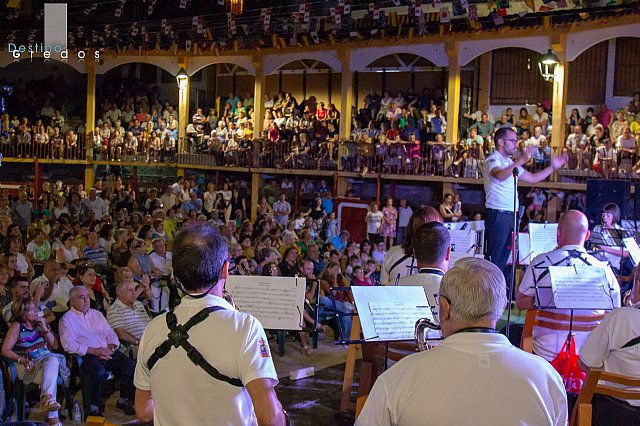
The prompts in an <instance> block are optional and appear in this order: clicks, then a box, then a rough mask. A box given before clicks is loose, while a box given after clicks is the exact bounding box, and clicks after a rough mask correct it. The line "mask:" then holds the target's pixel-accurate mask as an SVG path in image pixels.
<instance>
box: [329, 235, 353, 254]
mask: <svg viewBox="0 0 640 426" xmlns="http://www.w3.org/2000/svg"><path fill="white" fill-rule="evenodd" d="M349 238H351V234H350V233H349V231H347V230H342V231H340V233H339V234H338V235H336V236H334V237H332V238H330V239H329V241H328V242H329V243H330V244H333V248H334V249H336V250H338V251H343V250H344V249H345V248H346V247H347V242H348V241H349Z"/></svg>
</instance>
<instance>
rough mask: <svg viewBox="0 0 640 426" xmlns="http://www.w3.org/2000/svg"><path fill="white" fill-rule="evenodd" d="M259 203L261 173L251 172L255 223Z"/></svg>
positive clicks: (252, 218) (252, 219)
mask: <svg viewBox="0 0 640 426" xmlns="http://www.w3.org/2000/svg"><path fill="white" fill-rule="evenodd" d="M254 99H255V98H254ZM254 102H255V101H254ZM259 201H260V173H258V172H251V221H252V222H255V221H256V218H257V217H258V202H259Z"/></svg>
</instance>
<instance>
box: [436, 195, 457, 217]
mask: <svg viewBox="0 0 640 426" xmlns="http://www.w3.org/2000/svg"><path fill="white" fill-rule="evenodd" d="M438 209H439V210H440V214H441V215H442V217H443V218H444V220H445V221H446V222H457V221H459V220H460V217H461V216H462V212H461V211H456V210H455V206H454V197H453V194H444V199H443V200H442V203H440V207H439V208H438Z"/></svg>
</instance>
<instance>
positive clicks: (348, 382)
mask: <svg viewBox="0 0 640 426" xmlns="http://www.w3.org/2000/svg"><path fill="white" fill-rule="evenodd" d="M361 330H362V328H361V327H360V318H359V317H358V316H357V315H354V316H353V320H352V322H351V336H349V339H350V340H360V338H361V337H360V331H361ZM360 349H361V348H360V345H349V348H348V349H347V362H346V364H345V366H344V377H343V378H342V397H341V398H340V412H342V413H347V412H349V410H354V409H355V406H354V404H353V403H352V402H351V388H352V386H353V376H354V372H355V369H356V358H357V357H358V351H360Z"/></svg>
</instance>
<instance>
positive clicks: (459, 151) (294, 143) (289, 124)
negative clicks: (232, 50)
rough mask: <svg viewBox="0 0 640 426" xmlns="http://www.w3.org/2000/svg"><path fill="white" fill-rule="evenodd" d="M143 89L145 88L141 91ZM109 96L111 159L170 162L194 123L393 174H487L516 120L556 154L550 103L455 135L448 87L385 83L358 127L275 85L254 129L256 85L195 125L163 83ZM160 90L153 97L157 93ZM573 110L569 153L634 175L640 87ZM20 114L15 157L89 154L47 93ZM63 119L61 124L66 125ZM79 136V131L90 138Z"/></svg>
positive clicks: (583, 166) (206, 140) (101, 138)
mask: <svg viewBox="0 0 640 426" xmlns="http://www.w3.org/2000/svg"><path fill="white" fill-rule="evenodd" d="M134 89H135V90H134ZM116 92H117V93H110V96H109V97H105V98H104V99H103V100H102V102H101V104H100V106H99V112H98V117H99V118H98V121H97V123H96V126H95V129H93V130H94V131H93V138H92V141H91V147H92V149H93V151H92V153H93V157H94V158H95V159H101V160H105V159H110V160H112V161H123V160H139V161H147V162H149V161H156V162H157V161H167V160H171V159H173V158H174V157H173V156H174V154H175V153H176V150H177V149H178V146H179V144H180V142H181V141H179V138H178V129H179V127H180V126H181V125H182V126H185V127H186V138H185V140H184V141H183V145H182V146H183V148H182V151H183V152H185V153H208V154H211V155H212V156H213V159H214V162H215V164H217V165H226V166H245V167H246V166H248V167H254V168H255V167H277V168H293V169H325V170H344V171H349V172H361V173H367V172H380V173H392V174H416V175H417V174H423V175H425V174H426V175H440V176H443V175H446V176H464V177H470V178H477V177H478V176H479V170H480V165H481V162H482V161H483V159H484V158H485V157H487V156H488V155H490V154H491V153H492V152H493V150H494V145H493V135H494V134H495V132H496V131H497V130H498V129H499V128H501V127H513V128H515V129H516V130H517V133H518V136H519V146H520V148H521V149H525V148H526V149H530V150H532V159H531V160H530V163H529V164H528V165H527V167H528V168H530V169H540V168H543V167H545V166H546V165H547V164H548V162H549V159H550V156H551V151H552V150H551V147H550V136H551V132H552V126H551V116H552V112H551V111H550V110H549V109H548V108H547V107H546V106H545V104H543V103H540V104H538V106H537V107H535V108H528V107H524V106H523V107H522V108H520V109H519V110H518V112H517V113H514V111H513V109H512V108H506V110H505V111H504V112H503V113H502V115H501V116H500V117H499V118H498V117H494V116H493V114H492V113H491V112H490V110H489V106H488V105H483V106H482V107H481V109H480V110H479V111H477V112H475V113H472V114H466V113H465V114H464V118H466V119H468V121H465V120H463V121H465V122H464V123H463V124H464V125H463V127H462V130H463V132H462V133H461V137H460V138H459V140H458V141H449V140H446V129H447V111H446V102H444V97H443V96H442V93H441V91H440V90H439V89H435V90H434V91H433V92H431V91H430V90H429V89H424V90H423V91H422V92H421V93H415V92H414V91H413V89H408V90H407V91H406V92H403V91H400V90H399V91H397V92H396V93H395V97H393V96H392V95H391V93H390V91H388V90H387V91H385V92H384V93H383V94H382V95H380V94H378V93H377V92H376V90H375V89H372V90H371V92H370V93H369V94H368V95H367V96H366V97H365V99H364V104H363V105H362V108H358V107H356V106H353V107H352V112H353V119H352V123H351V126H349V128H350V129H351V130H350V132H349V134H348V135H342V134H340V133H339V130H340V120H341V116H340V112H339V111H338V110H337V108H336V106H335V104H333V103H328V104H325V102H323V101H321V100H317V99H316V98H315V97H310V98H309V99H304V100H301V101H298V100H297V99H296V98H295V97H294V96H293V95H292V94H291V93H289V92H286V93H285V92H280V93H279V94H277V95H275V96H273V97H271V96H269V95H265V99H264V101H263V102H264V103H263V107H264V111H265V113H264V118H263V129H264V130H263V132H262V134H260V135H258V134H254V131H253V129H254V123H255V117H254V99H253V95H252V94H251V93H247V94H246V95H245V97H239V96H238V95H236V94H234V93H229V94H228V95H227V96H226V97H222V98H221V102H220V111H217V110H216V109H215V108H210V109H208V111H205V110H203V108H198V109H197V111H196V112H195V113H193V115H192V116H191V118H190V122H189V123H179V122H178V112H177V110H176V108H175V107H174V106H172V105H170V103H169V102H167V101H165V102H162V101H161V100H160V99H161V97H159V96H156V95H158V93H156V92H155V91H153V90H145V89H144V87H137V88H133V89H131V90H128V91H127V90H120V91H116ZM151 99H153V100H152V101H151ZM584 114H585V115H584V117H583V116H581V112H580V111H578V110H577V109H573V110H572V111H571V113H570V114H569V116H568V117H567V118H566V121H565V123H566V129H565V130H566V134H567V139H566V143H565V147H564V151H565V152H566V153H567V154H568V156H569V162H568V164H567V168H569V169H572V170H581V171H588V172H592V173H595V175H597V176H603V177H605V178H608V177H616V176H626V175H627V174H628V173H632V172H634V173H635V172H636V170H638V169H639V168H640V165H639V164H637V163H638V155H637V154H638V139H639V138H640V116H639V114H640V93H635V94H634V97H633V100H632V101H631V102H630V103H629V104H628V105H625V106H624V107H623V108H621V109H619V110H617V111H615V112H614V111H612V110H611V109H609V108H607V106H606V105H605V104H600V105H598V106H597V107H595V108H588V109H587V110H586V112H585V113H584ZM32 121H33V123H31V121H30V119H29V118H27V117H24V118H22V119H18V117H17V116H15V117H13V118H10V116H9V114H5V115H3V117H2V124H0V138H1V139H2V146H3V155H4V156H27V157H29V156H31V157H40V158H84V157H83V155H84V153H83V152H81V151H84V140H83V136H82V134H83V133H84V129H83V128H80V129H77V130H78V131H76V130H74V129H68V128H67V126H65V124H64V118H63V117H62V116H61V114H60V112H59V111H57V110H54V109H53V108H52V107H51V106H50V101H49V100H45V104H44V106H43V107H42V108H41V111H40V113H39V114H36V118H35V120H32ZM56 127H58V130H56ZM79 136H80V137H79Z"/></svg>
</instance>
